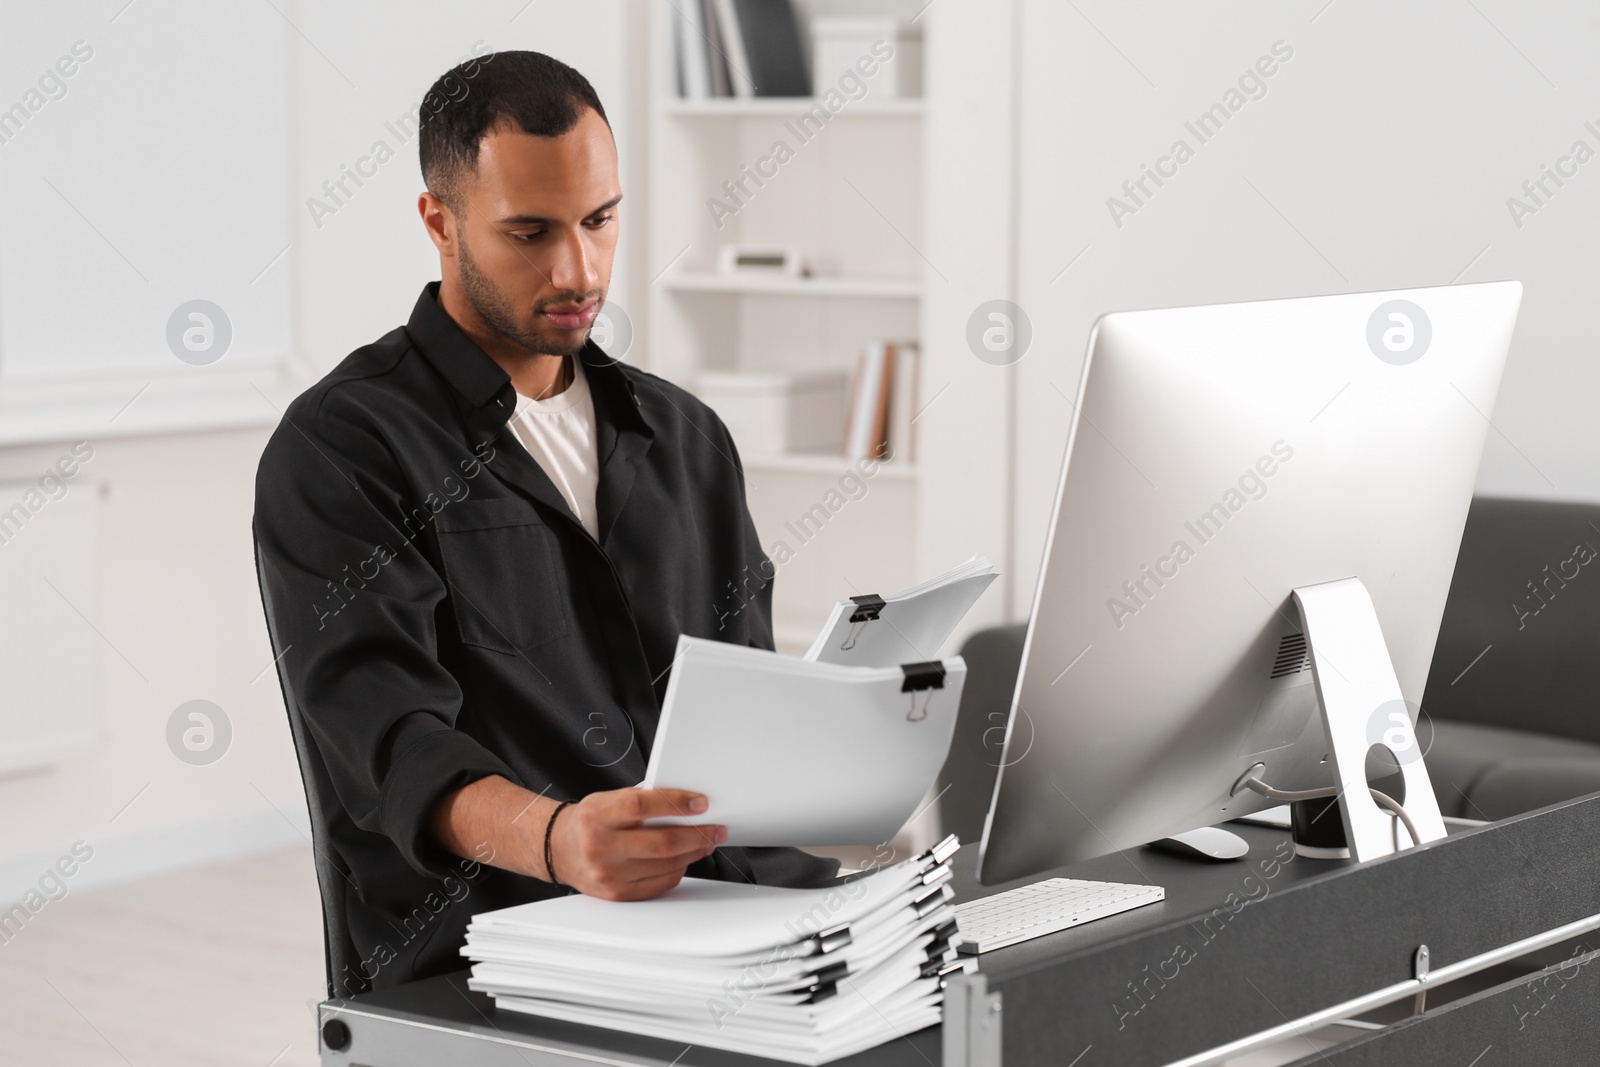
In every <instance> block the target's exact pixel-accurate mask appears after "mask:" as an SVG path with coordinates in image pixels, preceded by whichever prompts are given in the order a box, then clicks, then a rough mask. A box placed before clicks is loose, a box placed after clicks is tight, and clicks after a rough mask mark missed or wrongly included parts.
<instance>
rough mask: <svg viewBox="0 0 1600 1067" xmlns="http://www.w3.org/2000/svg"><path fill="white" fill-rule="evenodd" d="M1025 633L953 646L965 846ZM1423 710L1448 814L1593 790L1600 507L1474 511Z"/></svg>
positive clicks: (958, 811)
mask: <svg viewBox="0 0 1600 1067" xmlns="http://www.w3.org/2000/svg"><path fill="white" fill-rule="evenodd" d="M1024 629H1025V628H1024V627H1023V626H1021V625H1016V626H1004V627H996V628H994V629H990V630H984V631H980V632H979V633H976V634H973V635H972V637H970V638H969V639H968V640H967V642H966V644H965V645H964V646H962V649H961V654H962V656H963V657H964V658H965V659H966V661H967V682H966V689H965V691H964V693H963V694H962V699H961V709H960V712H959V713H958V717H957V721H956V736H955V739H954V741H953V742H952V745H951V750H950V756H949V758H948V760H947V761H946V763H945V766H944V769H943V771H942V772H941V774H940V780H939V785H940V788H941V789H942V790H943V792H942V794H941V796H940V801H939V806H940V815H941V817H942V819H943V825H944V829H945V830H946V831H947V832H954V833H957V834H959V835H960V836H961V839H962V840H963V841H976V840H978V839H979V838H980V837H981V836H982V834H983V818H984V813H985V811H986V810H987V808H988V804H989V798H990V795H991V793H992V791H993V788H994V776H995V770H996V767H997V766H998V763H999V754H1000V742H1001V740H1002V739H1003V737H1004V732H1005V725H1006V718H1007V714H1008V712H1009V709H1010V704H1011V694H1012V690H1013V688H1014V686H1015V684H1016V676H1017V670H1018V668H1019V665H1020V663H1021V659H1022V639H1023V634H1024ZM1422 708H1423V712H1424V719H1423V721H1422V723H1421V724H1420V726H1419V730H1418V735H1419V738H1420V740H1421V741H1422V743H1423V744H1424V745H1427V746H1428V748H1427V756H1426V761H1427V767H1428V773H1429V775H1430V776H1431V778H1432V780H1433V784H1434V792H1435V793H1436V794H1437V795H1438V798H1439V806H1440V809H1441V810H1442V811H1443V813H1444V814H1446V815H1454V816H1460V817H1464V818H1470V819H1490V820H1494V819H1503V818H1506V817H1508V816H1511V815H1516V814H1518V813H1521V812H1524V811H1531V810H1533V809H1535V808H1540V807H1543V806H1545V805H1547V804H1553V803H1555V802H1557V801H1560V800H1566V799H1570V798H1572V797H1578V796H1585V795H1587V794H1589V793H1594V792H1600V506H1594V505H1587V504H1572V503H1553V502H1542V501H1527V500H1502V499H1493V498H1484V497H1480V498H1478V499H1476V500H1474V501H1473V503H1472V508H1471V511H1470V512H1469V514H1468V516H1467V525H1466V530H1465V533H1464V534H1463V536H1462V541H1461V551H1460V555H1459V556H1458V558H1457V560H1456V569H1455V576H1454V579H1453V580H1452V582H1451V586H1450V597H1449V600H1448V602H1447V603H1446V605H1445V613H1444V621H1443V623H1442V624H1441V626H1440V629H1439V641H1438V645H1437V646H1436V648H1435V650H1434V657H1433V665H1432V668H1431V669H1430V671H1429V674H1428V685H1427V689H1426V691H1425V693H1424V694H1423V698H1422Z"/></svg>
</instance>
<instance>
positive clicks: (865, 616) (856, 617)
mask: <svg viewBox="0 0 1600 1067" xmlns="http://www.w3.org/2000/svg"><path fill="white" fill-rule="evenodd" d="M850 601H851V603H853V604H855V606H856V610H854V611H852V612H851V613H850V633H849V634H848V635H846V636H845V639H844V644H842V645H840V646H839V651H841V652H849V651H850V650H851V649H852V648H855V647H856V638H858V637H860V636H861V631H862V630H864V629H866V626H867V623H869V622H876V621H877V620H878V615H879V614H880V613H881V612H882V611H883V606H884V605H885V604H886V603H888V601H886V600H884V599H883V597H881V596H879V595H878V594H877V593H863V594H862V595H861V596H853V597H851V598H850Z"/></svg>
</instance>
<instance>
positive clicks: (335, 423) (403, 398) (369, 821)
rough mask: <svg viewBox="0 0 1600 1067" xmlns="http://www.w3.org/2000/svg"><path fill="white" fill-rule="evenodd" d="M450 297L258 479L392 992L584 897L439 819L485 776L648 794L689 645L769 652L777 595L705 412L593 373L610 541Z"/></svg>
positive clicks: (309, 709) (363, 941) (727, 861)
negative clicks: (475, 938) (662, 719)
mask: <svg viewBox="0 0 1600 1067" xmlns="http://www.w3.org/2000/svg"><path fill="white" fill-rule="evenodd" d="M437 291H438V285H437V283H434V284H433V285H430V286H428V287H427V288H426V289H424V291H423V293H422V296H421V297H420V298H419V299H418V301H417V304H416V308H415V309H414V310H413V311H412V314H411V319H410V321H409V322H408V323H407V324H406V325H405V326H404V327H402V328H400V329H397V330H394V331H393V332H391V333H389V334H387V335H385V336H384V337H382V338H381V339H379V340H378V341H377V342H375V343H373V344H370V345H367V346H365V347H363V348H360V349H357V350H356V351H355V352H353V353H351V354H350V356H348V357H347V358H346V359H345V360H344V361H343V362H342V363H340V364H339V366H338V367H337V368H335V369H334V370H333V371H332V372H331V373H330V374H329V375H328V376H327V377H325V378H324V379H322V381H320V382H318V383H317V384H316V385H315V386H313V387H312V388H311V389H309V390H308V391H307V392H305V393H304V394H302V395H301V396H299V397H298V398H296V400H295V401H294V402H293V403H292V404H291V405H290V406H289V409H288V411H287V412H286V414H285V416H284V419H283V421H282V423H281V424H280V425H279V427H278V428H277V430H276V431H275V432H274V433H273V435H272V439H271V441H270V442H269V443H268V445H267V448H266V451H265V453H264V454H263V456H262V459H261V467H260V470H259V471H258V473H257V478H256V511H255V524H254V525H255V536H256V539H257V543H258V546H259V552H260V557H261V562H262V568H263V574H264V581H265V583H266V587H267V590H268V592H269V594H270V600H271V602H272V604H273V608H274V622H275V624H276V628H277V631H278V639H279V645H280V648H279V651H280V652H281V653H282V656H283V660H282V664H283V669H284V673H285V675H286V678H287V681H288V685H289V687H290V689H291V691H292V692H293V694H294V696H295V698H296V699H297V701H298V703H299V705H300V708H301V711H302V713H303V715H304V719H305V723H306V726H307V728H308V729H307V731H306V732H307V734H308V738H307V744H308V746H309V748H310V749H312V750H313V751H312V752H311V753H310V755H311V756H312V763H313V764H314V765H315V766H316V767H317V768H318V775H317V776H318V778H319V779H322V780H323V781H324V783H325V785H324V788H323V789H322V790H320V791H321V792H324V793H328V794H330V795H328V796H326V797H325V798H324V803H323V804H322V812H321V814H322V817H323V819H324V820H325V822H326V825H327V827H328V831H327V834H326V835H325V836H326V837H327V838H328V839H327V840H326V841H324V842H322V843H321V846H322V847H324V848H327V849H330V850H332V851H333V852H334V853H335V854H336V857H337V859H338V860H341V861H342V863H343V865H344V866H346V867H347V868H348V870H349V878H348V879H347V880H346V883H347V884H346V885H345V894H344V896H345V904H346V909H347V913H348V916H349V923H350V929H351V934H352V940H353V941H354V944H355V948H356V950H357V952H358V954H359V955H360V957H361V960H362V965H361V967H360V968H359V970H360V971H361V975H360V978H362V979H365V980H366V981H368V982H370V983H371V984H372V985H374V986H376V987H379V988H382V987H385V986H389V985H394V984H397V983H399V982H402V981H408V980H411V979H413V978H421V977H425V976H428V975H432V974H437V973H440V972H443V971H448V970H455V969H458V968H460V967H462V966H464V961H463V960H462V959H461V957H460V956H459V954H458V949H459V948H460V946H461V944H462V941H463V934H464V930H465V928H466V922H467V919H468V918H469V917H470V915H471V914H472V913H474V912H479V911H486V910H489V909H491V908H499V907H505V906H508V905H511V904H516V903H522V902H524V901H529V900H537V899H540V898H543V897H547V896H551V895H555V894H558V893H561V892H563V890H558V889H555V888H554V887H552V886H551V885H549V884H548V883H546V882H543V881H540V880H538V879H534V878H527V877H522V876H519V875H514V874H511V873H510V872H507V871H504V870H499V869H496V868H493V867H491V866H488V864H491V863H492V862H493V860H492V857H491V856H489V855H488V854H487V852H486V851H485V852H480V854H479V855H478V856H477V859H479V860H482V861H483V863H484V865H479V864H478V863H476V862H469V861H464V860H462V859H461V858H459V857H456V856H453V855H451V854H449V853H448V852H447V851H446V850H445V849H444V848H443V847H442V846H441V845H440V844H439V843H438V842H437V841H436V840H435V839H434V838H433V837H432V835H431V833H430V831H429V818H430V814H431V812H432V810H433V808H434V806H435V805H436V803H437V802H438V801H439V799H440V798H441V797H443V796H444V795H445V794H446V793H448V792H450V791H451V790H454V789H457V788H459V787H461V786H464V785H467V784H469V783H470V782H473V781H475V780H477V779H479V778H482V777H484V776H487V775H491V774H499V775H502V776H504V777H506V778H508V779H510V780H511V781H513V782H516V783H518V784H519V785H522V786H524V787H525V788H527V789H530V790H533V791H534V792H536V793H541V794H543V795H545V796H550V797H554V798H557V799H563V800H576V799H579V798H581V797H583V796H584V795H585V794H588V793H591V792H595V791H599V790H607V789H618V788H622V787H625V786H630V785H634V784H636V783H638V782H639V781H640V780H641V779H642V778H643V777H644V771H645V766H646V763H647V761H648V758H649V753H650V745H651V741H652V739H653V737H654V735H655V730H656V723H657V720H658V717H659V713H660V701H661V698H662V697H663V695H664V694H665V692H666V685H667V676H668V672H669V671H670V669H671V666H672V658H673V654H674V651H675V646H676V643H677V640H678V635H679V634H690V635H693V636H696V637H708V638H714V639H717V640H723V641H730V642H734V643H736V644H747V645H754V646H757V647H760V648H771V647H772V627H771V618H770V615H771V586H770V583H769V581H768V580H767V579H768V578H769V577H770V576H771V574H772V567H771V564H770V563H769V562H768V560H767V557H766V555H765V553H763V552H762V550H761V546H760V544H759V543H758V542H757V539H756V531H755V528H754V525H753V523H752V522H751V520H750V515H749V511H748V509H747V507H746V504H745V495H744V476H743V471H742V469H741V467H740V465H739V458H738V454H737V452H736V451H735V449H734V446H733V442H732V440H731V439H730V438H729V435H728V432H727V430H726V428H725V427H724V426H723V425H722V423H721V421H719V420H718V419H717V417H716V416H715V415H714V414H713V413H712V412H711V410H710V409H709V408H707V407H706V406H705V405H703V404H701V403H700V402H699V401H698V400H696V399H695V398H694V397H692V396H690V395H689V394H688V393H686V392H684V391H683V390H681V389H679V388H677V387H676V386H674V385H672V384H671V383H669V382H666V381H664V380H662V379H660V378H657V377H655V376H654V375H651V374H647V373H645V372H644V371H641V370H638V369H636V368H634V367H630V366H628V365H626V364H623V363H620V362H617V361H615V360H612V359H610V358H609V357H607V356H606V354H605V353H604V352H603V351H601V349H600V348H599V347H598V346H597V345H595V344H594V343H593V342H592V341H591V342H589V343H588V344H587V345H586V346H585V347H584V349H583V351H582V352H581V353H580V354H579V357H578V358H581V359H582V360H583V364H584V368H585V372H586V374H587V376H588V379H589V385H590V389H591V392H592V394H593V399H594V407H595V420H596V433H595V436H596V440H597V444H598V458H599V462H600V483H599V488H598V490H597V497H596V509H597V513H598V519H599V529H600V536H599V538H598V540H596V539H595V538H593V537H591V536H590V535H589V534H588V532H587V531H585V530H584V528H583V526H582V524H581V523H579V522H578V520H577V519H576V518H575V517H574V516H573V514H572V512H571V509H570V508H568V506H567V504H566V502H565V500H564V499H563V498H562V496H561V494H560V492H559V491H558V490H557V489H556V488H555V486H554V484H553V483H552V482H551V481H550V479H549V478H548V477H547V476H546V475H545V473H544V471H543V469H542V468H541V467H540V466H539V464H538V463H537V461H535V460H534V459H533V457H532V456H531V455H529V454H528V452H527V451H526V449H524V448H523V446H522V445H521V444H520V443H519V442H517V440H516V439H515V438H514V437H512V435H511V433H510V431H509V430H508V429H506V423H507V420H508V419H509V418H510V417H511V415H512V413H513V411H514V408H515V399H516V398H515V392H514V390H513V389H512V386H511V381H510V378H509V377H508V376H507V375H506V373H505V371H503V370H501V369H500V367H499V366H498V365H497V364H496V363H495V362H494V361H493V360H492V359H490V358H489V356H488V355H487V354H485V353H484V352H483V350H482V349H480V348H478V347H477V345H475V344H474V343H473V342H472V341H471V339H469V338H468V337H467V335H466V334H465V333H463V332H462V331H461V329H460V328H459V327H458V326H457V325H456V324H455V322H454V321H453V320H452V319H451V318H450V317H449V316H448V315H447V314H445V312H444V311H443V309H441V308H440V307H439V305H438V303H437V300H436V295H437ZM323 772H325V773H323ZM538 829H539V828H538V827H537V826H532V827H530V832H531V833H532V832H538ZM485 847H486V846H485ZM836 868H837V864H836V863H835V862H834V861H831V860H820V859H816V858H814V857H811V856H808V855H806V854H805V853H802V852H799V851H797V850H793V849H756V848H743V849H741V848H721V849H718V850H717V852H716V853H715V854H713V855H712V856H711V857H708V858H707V859H705V860H702V861H700V862H698V863H697V864H695V865H694V866H692V867H691V868H690V869H689V873H690V874H691V875H696V876H699V877H709V878H722V879H748V880H751V881H755V882H759V883H769V884H782V885H816V884H820V883H823V882H826V881H827V880H829V879H830V878H831V877H833V875H834V874H835V873H836ZM355 977H356V976H342V977H341V976H334V978H335V982H336V985H337V986H339V987H340V988H341V989H345V988H349V989H352V990H353V989H355V988H359V985H360V984H361V983H360V982H358V981H353V980H352V979H354V978H355Z"/></svg>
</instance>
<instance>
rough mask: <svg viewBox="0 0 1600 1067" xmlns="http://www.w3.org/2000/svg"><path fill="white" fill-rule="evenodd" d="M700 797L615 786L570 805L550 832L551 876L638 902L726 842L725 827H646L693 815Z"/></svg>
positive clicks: (699, 809)
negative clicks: (661, 820)
mask: <svg viewBox="0 0 1600 1067" xmlns="http://www.w3.org/2000/svg"><path fill="white" fill-rule="evenodd" d="M705 810H706V798H705V797H704V796H701V795H700V794H699V793H690V792H687V791H685V790H682V789H634V788H630V789H613V790H609V791H607V792H604V793H590V794H589V795H588V796H586V797H584V798H583V799H582V800H580V801H578V802H577V803H575V804H569V805H568V806H567V807H566V808H565V809H563V810H562V812H561V814H560V816H559V817H557V818H556V824H555V829H554V831H553V832H552V833H551V836H550V856H551V862H552V864H553V866H554V867H555V871H554V872H553V873H554V875H555V877H556V878H557V879H559V880H560V881H561V882H562V883H564V884H566V885H569V886H572V887H573V888H574V889H576V890H578V891H579V892H581V893H587V894H589V895H590V896H595V897H603V898H604V899H606V900H644V899H646V898H648V897H654V896H659V895H660V894H662V893H665V892H666V891H667V890H669V889H671V888H672V887H673V886H675V885H677V884H678V882H679V881H681V880H682V878H683V873H684V869H685V868H686V867H688V866H689V865H690V864H691V863H694V862H696V861H697V860H702V859H704V858H705V857H707V856H709V855H711V853H712V852H713V851H715V849H716V847H717V846H718V845H720V844H722V843H723V842H724V841H726V840H727V839H728V830H727V828H726V827H724V826H717V825H714V824H707V825H702V826H645V825H643V824H644V821H645V820H646V819H655V818H661V817H663V816H672V815H678V816H685V815H698V814H700V813H701V812H703V811H705Z"/></svg>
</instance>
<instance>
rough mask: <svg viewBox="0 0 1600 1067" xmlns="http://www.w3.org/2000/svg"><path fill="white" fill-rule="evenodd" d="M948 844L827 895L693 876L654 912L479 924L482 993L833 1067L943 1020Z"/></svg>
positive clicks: (584, 906) (552, 914) (595, 907)
mask: <svg viewBox="0 0 1600 1067" xmlns="http://www.w3.org/2000/svg"><path fill="white" fill-rule="evenodd" d="M956 847H957V842H956V840H955V838H953V837H949V838H946V839H945V840H944V841H942V842H940V843H939V844H938V845H935V846H934V847H933V848H932V849H929V850H928V851H927V852H924V853H923V854H921V855H920V856H917V857H915V858H913V859H910V860H906V861H905V862H903V863H897V864H895V865H893V866H891V867H885V868H883V869H881V870H879V871H877V872H875V873H873V874H870V875H865V876H862V877H860V878H857V879H854V880H852V881H848V882H844V883H842V884H839V885H836V886H830V887H827V888H823V889H783V888H780V887H776V886H761V885H751V884H748V883H743V882H713V881H707V880H704V879H699V878H685V879H684V880H683V881H682V882H680V883H679V884H678V885H677V887H675V888H674V889H672V890H670V891H668V892H667V893H664V894H663V895H661V896H659V897H656V898H654V899H652V900H643V901H631V902H626V903H618V902H614V901H606V900H600V899H599V898H596V897H586V896H568V897H558V898H556V899H554V900H542V901H538V902H535V903H531V904H521V905H518V906H516V907H512V908H504V909H502V910H500V911H491V912H485V913H483V914H481V915H476V916H474V917H473V919H472V923H471V925H470V926H469V927H468V928H467V943H466V946H465V947H464V948H463V949H462V950H461V953H462V955H464V956H467V957H469V958H470V959H471V960H472V961H473V964H474V966H473V968H472V977H471V978H470V980H469V982H468V984H469V986H470V987H471V988H473V989H475V990H478V991H480V992H485V993H489V994H490V995H491V996H493V997H494V1000H495V1006H496V1007H498V1008H505V1009H507V1010H510V1011H519V1012H526V1013H528V1014H532V1015H540V1016H545V1017H547V1018H552V1019H562V1020H565V1021H567V1022H574V1023H584V1024H587V1025H590V1026H603V1027H610V1028H613V1029H619V1030H626V1031H629V1032H631V1033H637V1034H645V1035H648V1036H652V1037H659V1038H663V1039H665V1040H670V1041H681V1042H684V1043H687V1044H694V1045H706V1046H710V1047H713V1048H721V1049H727V1050H730V1051H733V1052H743V1053H747V1054H750V1055H756V1056H769V1057H772V1058H774V1059H781V1060H788V1061H790V1062H792V1063H803V1064H821V1063H826V1062H828V1061H830V1060H834V1059H838V1058H839V1057H841V1056H847V1055H850V1054H852V1053H855V1052H859V1051H861V1050H862V1049H866V1048H871V1047H872V1046H874V1045H878V1044H881V1043H882V1042H884V1041H887V1040H890V1039H891V1038H894V1037H896V1036H898V1035H900V1034H905V1033H910V1032H911V1031H913V1030H920V1029H922V1028H923V1027H925V1026H930V1025H932V1024H934V1023H936V1022H938V1021H939V1015H940V1011H939V1005H940V1002H941V1000H942V996H943V994H942V990H943V987H944V981H945V976H946V975H948V974H950V973H951V972H953V971H955V970H958V969H960V968H961V966H962V964H960V963H958V962H955V957H954V954H953V953H952V951H951V949H950V940H951V937H952V935H953V934H954V933H955V929H956V926H955V911H954V909H953V908H952V907H951V905H950V896H951V894H950V890H949V888H948V887H947V886H946V885H945V883H946V882H948V881H949V880H950V868H949V859H950V857H951V856H952V855H954V854H955V851H956Z"/></svg>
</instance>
